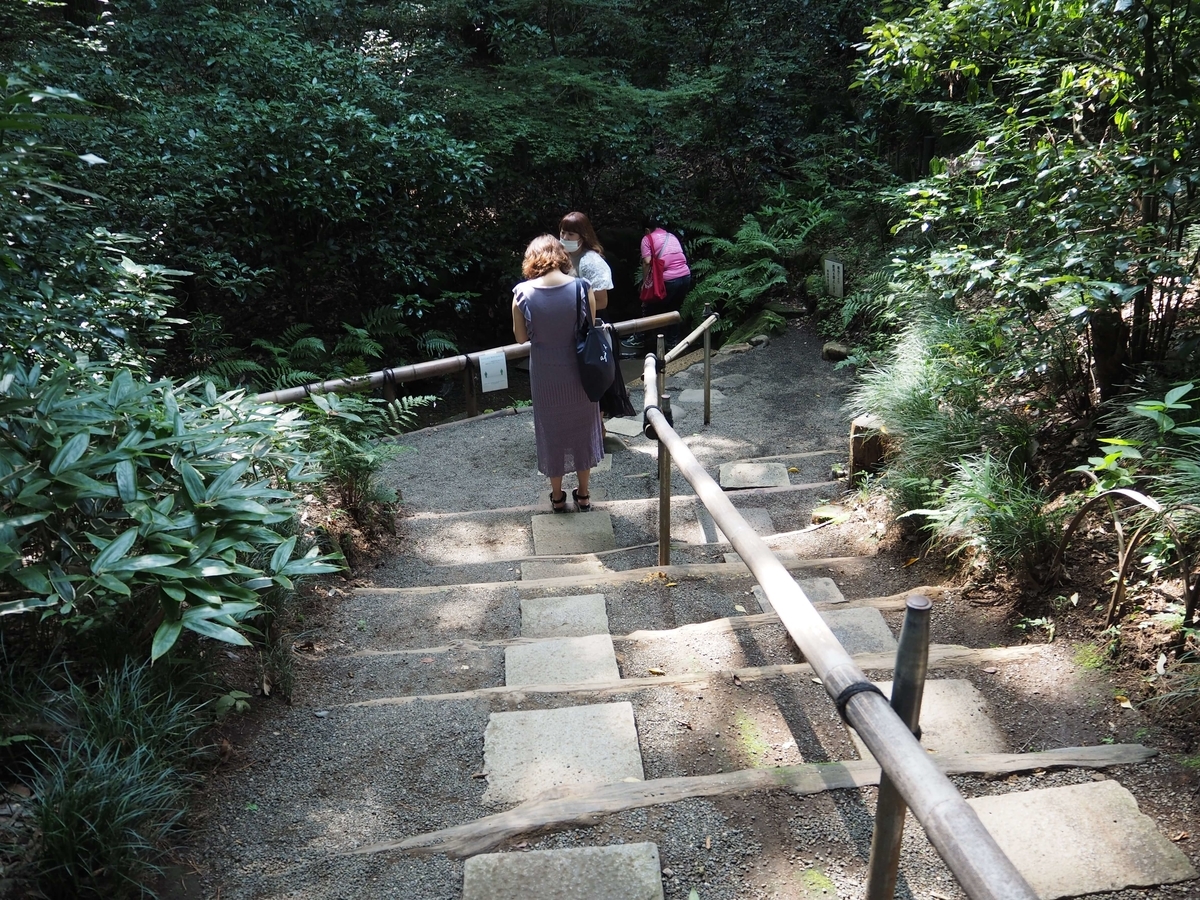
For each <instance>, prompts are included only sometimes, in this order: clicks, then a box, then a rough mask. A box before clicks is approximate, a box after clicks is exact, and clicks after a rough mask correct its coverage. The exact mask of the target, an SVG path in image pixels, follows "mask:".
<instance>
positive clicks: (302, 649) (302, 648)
mask: <svg viewBox="0 0 1200 900" xmlns="http://www.w3.org/2000/svg"><path fill="white" fill-rule="evenodd" d="M292 649H293V650H295V651H296V652H297V653H313V652H315V651H316V649H317V645H316V644H314V643H313V642H312V641H301V642H300V643H297V644H292Z"/></svg>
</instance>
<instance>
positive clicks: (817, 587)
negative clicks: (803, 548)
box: [751, 578, 846, 613]
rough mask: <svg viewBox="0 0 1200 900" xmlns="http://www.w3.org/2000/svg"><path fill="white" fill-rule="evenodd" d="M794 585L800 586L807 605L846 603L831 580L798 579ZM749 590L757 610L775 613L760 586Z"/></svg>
mask: <svg viewBox="0 0 1200 900" xmlns="http://www.w3.org/2000/svg"><path fill="white" fill-rule="evenodd" d="M796 584H798V585H799V586H800V590H802V591H804V596H805V597H807V598H808V602H809V603H845V602H846V598H845V597H844V596H842V592H841V591H840V590H839V589H838V586H837V583H836V582H835V581H834V580H833V579H832V578H800V579H797V580H796ZM751 590H753V591H754V599H755V600H757V601H758V608H759V609H761V610H762V611H763V612H765V613H773V612H775V607H773V606H772V605H771V601H770V600H768V599H767V592H766V591H764V590H763V589H762V585H758V584H756V585H754V587H753V588H752V589H751Z"/></svg>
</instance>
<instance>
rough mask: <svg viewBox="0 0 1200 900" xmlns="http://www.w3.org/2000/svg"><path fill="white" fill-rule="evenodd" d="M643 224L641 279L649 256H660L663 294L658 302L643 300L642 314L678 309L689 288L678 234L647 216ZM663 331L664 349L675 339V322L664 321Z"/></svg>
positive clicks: (688, 270) (690, 278)
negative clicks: (665, 322) (668, 323)
mask: <svg viewBox="0 0 1200 900" xmlns="http://www.w3.org/2000/svg"><path fill="white" fill-rule="evenodd" d="M645 228H646V236H645V237H643V238H642V279H643V280H645V278H646V273H647V272H648V271H649V269H650V259H651V257H654V256H661V257H662V260H663V281H664V282H666V288H667V296H666V299H665V300H662V301H660V302H658V303H643V304H642V316H643V317H645V316H657V315H659V314H661V313H666V312H678V311H679V309H680V307H682V306H683V298H684V297H686V296H687V292H688V291H689V290H691V288H692V270H691V269H689V268H688V264H687V257H686V256H685V255H684V253H683V244H681V243H680V242H679V238H677V237H676V236H675V235H673V234H671V232H669V231H667V230H666V229H665V228H663V227H661V226H660V225H658V224H657V223H656V222H654V221H653V220H651V219H647V220H646V222H645ZM663 335H664V337H665V338H666V343H667V349H668V350H670V349H671V348H672V347H674V346H675V345H676V344H678V343H679V326H678V325H668V326H667V327H666V328H665V329H663Z"/></svg>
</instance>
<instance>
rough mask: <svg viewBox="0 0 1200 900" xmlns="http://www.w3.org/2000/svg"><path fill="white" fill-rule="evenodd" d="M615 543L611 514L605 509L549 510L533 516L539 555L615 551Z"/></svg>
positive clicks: (534, 536) (534, 540) (534, 541)
mask: <svg viewBox="0 0 1200 900" xmlns="http://www.w3.org/2000/svg"><path fill="white" fill-rule="evenodd" d="M593 499H595V498H593ZM568 502H570V501H569V500H568ZM616 546H617V539H616V537H615V536H614V535H613V526H612V516H610V515H609V514H608V513H606V512H603V511H602V510H598V509H593V510H592V511H591V512H586V513H570V514H567V513H549V514H547V515H538V516H534V517H533V552H534V553H535V554H536V555H537V556H569V555H570V554H572V553H598V552H600V551H601V550H615V549H616Z"/></svg>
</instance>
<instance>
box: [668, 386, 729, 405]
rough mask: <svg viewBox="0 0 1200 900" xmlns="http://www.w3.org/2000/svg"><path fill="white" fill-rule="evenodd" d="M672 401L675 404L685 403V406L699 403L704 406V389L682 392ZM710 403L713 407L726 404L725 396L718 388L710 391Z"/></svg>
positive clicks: (689, 389)
mask: <svg viewBox="0 0 1200 900" xmlns="http://www.w3.org/2000/svg"><path fill="white" fill-rule="evenodd" d="M672 400H673V402H675V403H683V404H690V403H699V404H701V405H703V403H704V389H703V388H686V389H685V390H682V391H680V392H679V393H678V394H676V395H675V396H674V397H673V398H672ZM708 402H709V403H711V404H712V405H713V406H719V405H720V404H722V403H724V402H725V395H724V394H722V393H721V392H720V391H718V390H717V389H716V388H713V389H712V390H711V391H709V394H708Z"/></svg>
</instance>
